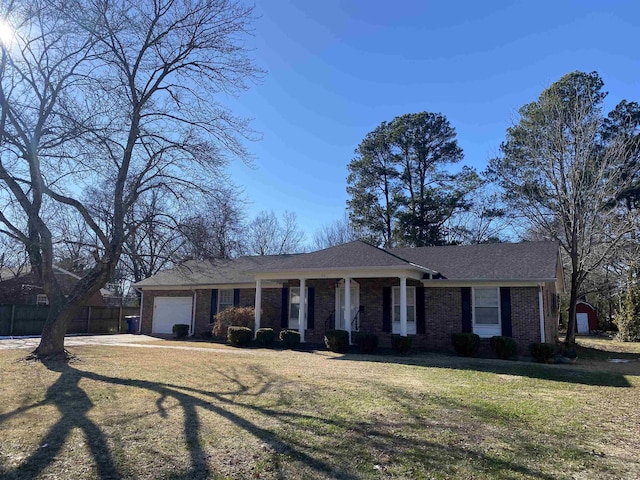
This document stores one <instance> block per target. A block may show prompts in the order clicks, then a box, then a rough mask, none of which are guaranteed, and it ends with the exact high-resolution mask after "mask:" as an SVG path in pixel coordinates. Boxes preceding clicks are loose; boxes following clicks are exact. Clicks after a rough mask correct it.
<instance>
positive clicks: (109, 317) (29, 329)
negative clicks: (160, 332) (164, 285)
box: [0, 305, 140, 337]
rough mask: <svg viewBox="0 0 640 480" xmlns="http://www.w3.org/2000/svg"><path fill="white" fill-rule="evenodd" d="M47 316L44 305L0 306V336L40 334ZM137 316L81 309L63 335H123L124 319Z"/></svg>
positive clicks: (128, 310)
mask: <svg viewBox="0 0 640 480" xmlns="http://www.w3.org/2000/svg"><path fill="white" fill-rule="evenodd" d="M48 314H49V307H48V306H44V305H0V337H3V336H16V337H17V336H21V335H40V334H41V333H42V327H44V323H45V322H46V320H47V315H48ZM139 314H140V309H139V308H138V307H84V308H83V309H82V310H81V311H80V313H78V315H77V316H76V318H74V319H73V320H72V321H71V324H70V325H69V329H68V331H67V333H125V332H126V331H127V322H126V320H125V317H127V316H129V315H139Z"/></svg>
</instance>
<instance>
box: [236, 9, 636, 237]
mask: <svg viewBox="0 0 640 480" xmlns="http://www.w3.org/2000/svg"><path fill="white" fill-rule="evenodd" d="M255 13H256V15H257V16H258V17H259V18H257V20H256V21H255V23H254V27H255V36H254V37H253V38H252V39H251V40H250V42H249V44H250V47H251V48H253V49H255V50H254V52H253V54H254V57H255V59H256V63H257V64H258V65H259V66H260V67H262V68H264V69H265V70H267V71H268V73H267V75H266V76H265V78H264V80H263V82H262V83H261V84H259V85H257V86H254V87H252V88H251V90H250V91H248V92H246V93H244V94H242V95H241V97H239V98H238V99H236V100H233V101H232V102H231V103H230V106H231V108H232V109H233V111H234V112H235V113H236V114H239V115H242V116H246V117H251V118H253V119H254V120H253V122H252V127H253V128H254V129H255V130H256V131H258V132H260V133H261V134H262V140H260V141H258V142H252V143H250V144H248V148H249V150H250V151H251V153H252V154H253V155H254V164H255V167H254V168H253V169H252V168H249V167H247V166H245V165H243V164H242V163H239V162H236V163H234V164H233V165H232V166H231V173H232V178H233V179H234V181H235V183H236V184H238V185H240V186H241V187H243V188H244V190H245V196H246V198H247V200H249V201H250V204H249V205H248V208H247V211H248V215H249V216H253V215H254V214H255V213H257V212H258V211H260V210H273V211H274V212H276V214H278V215H280V214H281V213H282V212H284V211H286V210H289V211H293V212H295V213H296V214H297V216H298V221H299V225H300V226H301V227H302V229H303V230H304V231H305V232H306V233H307V236H309V237H311V236H312V235H313V232H314V231H315V230H316V229H318V228H319V227H320V226H321V225H323V224H328V223H331V222H332V221H334V220H336V219H338V218H341V217H342V216H343V214H344V210H345V202H346V200H347V195H346V191H345V188H346V177H347V164H348V163H349V161H350V160H351V159H352V158H353V152H354V149H355V148H356V147H357V145H358V144H359V143H360V141H361V140H362V139H363V138H364V137H365V135H366V134H367V133H368V132H370V131H371V130H373V129H374V128H375V127H376V126H377V125H379V124H380V123H381V122H382V121H385V120H386V121H389V120H392V119H393V118H394V117H395V116H397V115H402V114H405V113H414V112H421V111H430V112H440V113H442V114H443V115H445V116H446V117H447V118H448V119H449V122H450V123H451V125H452V126H453V127H454V128H455V129H456V132H457V138H458V143H459V145H460V146H461V147H462V149H463V150H464V153H465V158H464V160H463V162H462V164H464V165H470V166H473V167H475V168H476V169H478V170H483V169H484V168H485V166H486V164H487V161H488V160H489V158H491V157H492V156H494V155H495V154H496V153H497V151H498V147H499V145H500V142H501V141H502V140H503V138H504V134H505V131H506V129H507V127H508V126H509V125H510V124H511V123H513V122H514V120H516V119H517V110H518V109H519V108H520V107H521V106H522V105H524V104H526V103H528V102H531V101H533V100H535V99H536V98H537V97H538V95H539V94H540V93H541V92H542V90H543V89H544V88H546V87H548V86H549V85H550V84H551V83H553V82H554V81H556V80H558V79H559V78H560V77H561V76H562V75H564V74H565V73H568V72H571V71H574V70H582V71H586V72H591V71H593V70H596V71H598V72H599V73H600V75H601V76H602V78H603V80H604V82H605V90H606V91H608V92H609V97H608V99H607V107H608V108H613V106H615V104H616V103H617V102H618V101H620V100H621V99H623V98H626V99H628V100H636V101H640V75H639V73H640V49H638V41H639V39H640V2H638V1H637V0H634V1H631V0H630V1H615V0H606V1H605V0H602V1H588V0H579V1H578V0H575V1H571V0H555V1H546V0H543V1H514V2H509V1H454V0H450V1H438V2H435V1H417V0H415V1H409V0H395V1H377V0H373V1H364V0H360V1H338V0H325V1H320V2H315V1H309V0H289V1H288V0H257V1H256V8H255Z"/></svg>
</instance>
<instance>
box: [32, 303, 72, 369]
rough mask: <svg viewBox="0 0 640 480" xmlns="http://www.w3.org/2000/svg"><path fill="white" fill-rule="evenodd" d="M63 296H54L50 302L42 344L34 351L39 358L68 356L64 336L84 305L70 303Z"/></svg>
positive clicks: (41, 339) (62, 357)
mask: <svg viewBox="0 0 640 480" xmlns="http://www.w3.org/2000/svg"><path fill="white" fill-rule="evenodd" d="M59 295H60V296H62V298H59V297H58V298H54V299H52V300H53V301H51V302H50V308H49V315H48V316H47V321H46V323H45V324H44V328H43V329H42V337H41V338H40V344H39V345H38V347H37V348H36V349H35V350H34V351H33V355H34V356H35V357H37V358H39V359H50V358H60V359H64V358H66V352H65V349H64V336H65V334H66V333H67V329H68V328H69V325H70V323H71V320H73V319H74V318H75V316H76V315H77V314H78V312H79V311H80V310H81V308H82V305H79V304H77V303H69V302H67V301H66V299H65V298H64V296H63V295H62V294H59Z"/></svg>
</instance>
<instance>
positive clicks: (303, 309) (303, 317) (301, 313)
mask: <svg viewBox="0 0 640 480" xmlns="http://www.w3.org/2000/svg"><path fill="white" fill-rule="evenodd" d="M298 288H299V289H300V306H299V308H298V333H300V342H303V343H304V341H305V340H304V333H305V331H306V329H307V296H308V295H307V284H306V280H305V279H304V278H301V279H300V286H299V287H298Z"/></svg>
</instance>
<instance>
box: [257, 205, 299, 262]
mask: <svg viewBox="0 0 640 480" xmlns="http://www.w3.org/2000/svg"><path fill="white" fill-rule="evenodd" d="M304 239H305V235H304V232H302V231H301V230H300V228H299V227H298V220H297V217H296V214H295V213H293V212H284V214H283V215H282V222H280V221H279V220H278V217H276V215H275V213H273V211H271V212H267V211H262V212H260V213H258V215H256V217H255V218H254V219H253V220H252V221H251V222H250V223H249V224H248V225H247V233H246V242H245V245H246V250H247V253H248V254H250V255H281V254H284V253H299V252H302V251H303V250H304Z"/></svg>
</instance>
